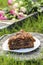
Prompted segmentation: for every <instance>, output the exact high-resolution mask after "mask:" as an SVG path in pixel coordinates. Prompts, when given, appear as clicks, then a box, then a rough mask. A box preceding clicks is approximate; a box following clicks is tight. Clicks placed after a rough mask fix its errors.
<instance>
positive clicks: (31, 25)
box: [0, 0, 43, 65]
mask: <svg viewBox="0 0 43 65" xmlns="http://www.w3.org/2000/svg"><path fill="white" fill-rule="evenodd" d="M38 1H39V0H38ZM40 1H41V0H40ZM5 3H6V4H5ZM1 4H2V5H1ZM6 6H7V0H4V2H3V0H0V9H1V8H4V7H6ZM21 22H22V25H19V24H16V25H15V26H13V27H12V28H9V29H8V28H6V29H3V30H0V36H2V35H4V34H9V33H10V34H11V33H15V32H17V31H19V30H20V29H24V30H25V31H28V32H37V33H43V14H40V15H39V14H38V17H37V18H35V17H30V18H27V19H26V20H23V21H21ZM9 58H10V56H4V55H3V56H0V65H43V59H38V60H28V61H22V62H20V61H19V62H17V61H15V60H14V58H10V59H9Z"/></svg>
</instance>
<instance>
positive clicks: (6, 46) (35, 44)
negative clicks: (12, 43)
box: [2, 37, 40, 53]
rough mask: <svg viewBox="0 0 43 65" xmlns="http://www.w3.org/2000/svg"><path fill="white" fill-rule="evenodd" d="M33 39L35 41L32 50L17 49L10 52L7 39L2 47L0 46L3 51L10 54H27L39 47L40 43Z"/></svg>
mask: <svg viewBox="0 0 43 65" xmlns="http://www.w3.org/2000/svg"><path fill="white" fill-rule="evenodd" d="M34 39H35V40H36V41H35V42H34V47H33V48H25V49H18V50H10V49H9V47H8V40H9V39H7V40H6V41H5V42H4V43H3V45H2V48H3V50H4V51H10V52H18V53H27V52H31V51H34V50H35V49H37V48H38V47H39V46H40V41H39V40H38V39H37V38H36V37H34Z"/></svg>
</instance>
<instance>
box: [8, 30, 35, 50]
mask: <svg viewBox="0 0 43 65" xmlns="http://www.w3.org/2000/svg"><path fill="white" fill-rule="evenodd" d="M34 42H35V39H34V38H33V36H32V35H31V34H30V33H28V32H25V31H23V30H21V31H20V32H18V33H17V34H16V35H15V36H12V37H10V39H9V41H8V46H9V49H10V50H14V49H22V48H32V47H34Z"/></svg>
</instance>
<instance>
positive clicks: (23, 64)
mask: <svg viewBox="0 0 43 65" xmlns="http://www.w3.org/2000/svg"><path fill="white" fill-rule="evenodd" d="M0 65H43V59H38V60H35V59H33V60H28V61H16V60H15V59H14V58H11V57H10V56H4V55H3V56H0Z"/></svg>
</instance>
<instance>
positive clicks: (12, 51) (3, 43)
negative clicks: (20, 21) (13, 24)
mask: <svg viewBox="0 0 43 65" xmlns="http://www.w3.org/2000/svg"><path fill="white" fill-rule="evenodd" d="M33 37H34V38H35V40H36V39H37V40H38V42H39V46H40V40H39V39H38V38H37V37H35V36H33ZM8 40H9V38H8V39H7V40H6V41H8ZM6 41H4V43H5V42H6ZM4 43H3V44H2V49H3V45H4ZM39 46H38V47H37V48H39ZM37 48H35V49H32V50H31V51H26V52H18V51H16V50H10V49H9V50H8V49H7V50H5V49H3V51H6V52H14V53H15V52H16V53H28V52H32V51H34V50H36V49H37ZM26 49H29V48H26ZM19 50H20V49H19ZM22 50H23V49H22Z"/></svg>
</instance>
